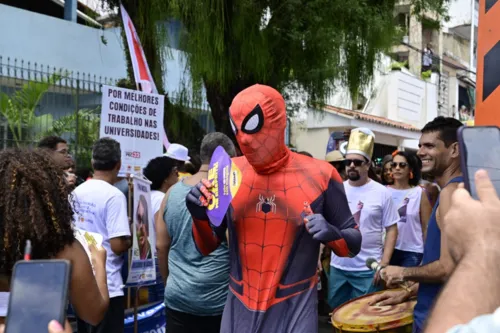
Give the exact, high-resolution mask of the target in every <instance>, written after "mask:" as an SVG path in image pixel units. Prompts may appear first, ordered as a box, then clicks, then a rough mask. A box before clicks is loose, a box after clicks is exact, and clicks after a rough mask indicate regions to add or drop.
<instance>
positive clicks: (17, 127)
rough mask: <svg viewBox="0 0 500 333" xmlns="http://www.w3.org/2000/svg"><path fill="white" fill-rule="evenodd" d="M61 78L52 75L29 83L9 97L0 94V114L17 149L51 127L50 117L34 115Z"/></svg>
mask: <svg viewBox="0 0 500 333" xmlns="http://www.w3.org/2000/svg"><path fill="white" fill-rule="evenodd" d="M62 78H63V76H61V75H59V74H53V75H51V76H49V77H48V78H47V79H44V80H42V81H29V82H27V83H25V84H24V85H23V87H22V88H21V89H18V90H16V91H15V92H14V93H12V94H11V95H8V94H6V93H3V92H0V114H1V115H2V116H3V118H5V120H6V121H7V124H8V127H9V130H10V132H11V134H12V136H13V139H14V143H15V145H16V146H17V147H20V146H23V145H26V144H29V143H32V142H33V141H36V139H38V138H39V137H40V133H39V131H38V130H39V129H40V128H42V127H46V126H49V127H50V126H51V124H52V121H53V119H52V115H50V114H46V115H42V116H37V115H36V110H37V108H38V106H39V103H40V101H41V100H42V98H43V96H44V95H45V94H46V93H47V92H48V91H49V88H50V87H51V86H52V85H54V84H56V83H57V82H58V81H59V80H61V79H62Z"/></svg>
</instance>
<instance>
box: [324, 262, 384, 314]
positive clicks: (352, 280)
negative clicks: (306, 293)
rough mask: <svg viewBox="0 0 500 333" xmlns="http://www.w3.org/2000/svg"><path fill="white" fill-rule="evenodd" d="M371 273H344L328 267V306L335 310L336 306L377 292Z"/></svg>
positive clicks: (377, 288)
mask: <svg viewBox="0 0 500 333" xmlns="http://www.w3.org/2000/svg"><path fill="white" fill-rule="evenodd" d="M374 275H375V273H374V272H373V271H344V270H341V269H337V268H335V267H333V266H330V274H329V276H328V305H329V306H330V307H331V308H332V309H335V308H337V307H338V306H340V305H342V304H344V303H345V302H348V301H350V300H351V299H353V298H356V297H360V296H363V295H366V294H370V293H373V292H376V291H379V290H380V289H381V288H379V287H377V286H374V285H373V277H374Z"/></svg>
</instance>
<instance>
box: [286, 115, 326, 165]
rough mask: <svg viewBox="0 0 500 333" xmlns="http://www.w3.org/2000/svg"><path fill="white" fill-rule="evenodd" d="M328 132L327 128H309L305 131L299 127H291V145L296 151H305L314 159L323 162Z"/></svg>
mask: <svg viewBox="0 0 500 333" xmlns="http://www.w3.org/2000/svg"><path fill="white" fill-rule="evenodd" d="M329 137H330V131H329V129H328V128H311V129H309V130H306V129H304V128H302V127H301V125H298V124H294V125H292V135H291V144H292V145H293V146H294V147H295V148H297V151H304V150H305V151H307V152H309V153H310V154H311V155H312V156H313V157H314V158H317V159H320V160H323V159H325V154H326V145H327V144H328V138H329Z"/></svg>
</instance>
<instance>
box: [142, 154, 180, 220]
mask: <svg viewBox="0 0 500 333" xmlns="http://www.w3.org/2000/svg"><path fill="white" fill-rule="evenodd" d="M177 163H178V162H177V161H176V160H175V159H172V158H170V157H167V156H160V157H157V158H154V159H152V160H151V161H149V162H148V165H146V167H145V168H144V170H143V172H142V173H143V174H144V177H146V178H147V179H149V180H150V181H151V207H153V215H155V220H156V213H157V212H158V211H159V210H160V206H161V203H162V202H163V198H164V197H165V193H167V191H168V189H169V188H170V187H171V186H172V185H174V184H175V183H177V180H178V173H177Z"/></svg>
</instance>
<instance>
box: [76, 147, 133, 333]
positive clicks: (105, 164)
mask: <svg viewBox="0 0 500 333" xmlns="http://www.w3.org/2000/svg"><path fill="white" fill-rule="evenodd" d="M92 166H93V168H94V177H93V178H92V179H91V180H88V181H86V182H85V183H83V184H82V185H80V186H78V187H77V188H76V189H75V190H74V191H73V193H72V194H73V201H74V203H73V205H74V211H75V218H74V220H75V227H76V228H79V229H82V230H85V231H91V232H95V233H99V234H101V235H102V236H103V243H102V245H103V246H104V248H105V249H106V252H107V258H106V274H107V281H108V291H109V298H110V301H109V308H108V311H107V312H106V315H105V317H104V319H103V320H102V322H101V323H100V324H99V325H98V326H96V327H92V326H90V325H89V324H87V323H85V322H83V321H82V320H80V319H79V320H78V332H79V333H86V332H92V333H115V332H116V333H118V332H119V333H123V331H124V311H125V300H124V296H123V295H124V294H123V290H122V289H123V280H122V276H121V268H122V265H123V264H124V260H123V254H124V253H125V252H126V251H127V250H128V249H129V248H130V246H131V245H132V242H131V239H130V224H129V221H128V216H127V200H126V198H125V196H124V195H123V193H122V192H121V191H120V190H119V189H118V188H116V187H115V186H113V184H115V183H116V180H117V177H118V171H119V170H120V167H121V150H120V144H119V143H118V142H117V141H115V140H113V139H110V138H101V139H99V140H98V141H96V143H95V144H94V147H93V149H92ZM89 306H92V304H89Z"/></svg>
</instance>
